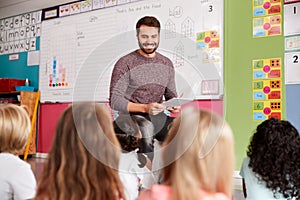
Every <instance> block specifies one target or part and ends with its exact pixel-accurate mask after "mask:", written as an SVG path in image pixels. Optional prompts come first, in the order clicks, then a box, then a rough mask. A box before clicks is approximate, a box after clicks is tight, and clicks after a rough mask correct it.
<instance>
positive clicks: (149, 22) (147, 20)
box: [136, 16, 160, 33]
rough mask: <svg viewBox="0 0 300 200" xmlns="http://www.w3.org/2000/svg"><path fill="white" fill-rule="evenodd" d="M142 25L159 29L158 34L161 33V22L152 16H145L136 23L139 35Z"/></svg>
mask: <svg viewBox="0 0 300 200" xmlns="http://www.w3.org/2000/svg"><path fill="white" fill-rule="evenodd" d="M141 25H146V26H151V27H156V28H158V32H160V23H159V21H158V20H157V19H156V18H155V17H152V16H145V17H143V18H141V19H139V21H138V22H137V23H136V32H137V33H139V30H140V27H141Z"/></svg>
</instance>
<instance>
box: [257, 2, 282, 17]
mask: <svg viewBox="0 0 300 200" xmlns="http://www.w3.org/2000/svg"><path fill="white" fill-rule="evenodd" d="M281 10H282V9H281V0H270V1H269V0H253V17H261V16H266V15H274V14H280V13H281Z"/></svg>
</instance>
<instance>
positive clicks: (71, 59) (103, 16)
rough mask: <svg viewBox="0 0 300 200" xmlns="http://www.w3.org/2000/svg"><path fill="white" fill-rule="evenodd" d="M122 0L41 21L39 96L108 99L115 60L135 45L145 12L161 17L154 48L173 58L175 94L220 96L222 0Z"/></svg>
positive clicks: (69, 99) (63, 99)
mask: <svg viewBox="0 0 300 200" xmlns="http://www.w3.org/2000/svg"><path fill="white" fill-rule="evenodd" d="M119 2H122V1H119ZM124 2H125V1H123V3H122V4H119V5H118V4H117V3H116V5H114V6H111V7H106V8H100V9H95V10H91V11H89V12H84V13H80V14H74V15H70V16H65V17H60V18H56V19H51V20H45V21H43V22H42V28H41V30H42V31H41V46H40V48H41V53H40V55H41V56H40V70H39V78H40V79H39V80H40V84H39V85H40V90H41V102H75V101H108V97H109V84H110V78H111V72H112V69H113V66H114V64H115V62H116V61H117V60H118V59H119V58H120V57H121V56H123V55H125V54H127V53H129V52H131V51H133V50H135V49H137V48H138V43H137V39H136V32H135V24H136V22H137V20H138V19H140V18H141V17H143V16H146V15H149V16H155V17H157V18H158V19H159V21H160V23H161V38H160V45H159V48H158V50H157V51H158V52H160V53H161V54H163V55H165V56H167V57H169V58H170V59H171V60H172V61H173V64H174V67H175V72H176V74H175V79H176V85H177V92H178V95H179V96H180V97H186V98H194V99H221V98H222V96H223V1H222V0H200V1H199V0H191V1H189V2H183V1H181V0H174V1H168V0H147V1H135V2H129V1H128V2H127V3H126V2H125V3H124ZM195 8H197V9H195Z"/></svg>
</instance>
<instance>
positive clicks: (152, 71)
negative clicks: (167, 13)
mask: <svg viewBox="0 0 300 200" xmlns="http://www.w3.org/2000/svg"><path fill="white" fill-rule="evenodd" d="M136 37H137V40H138V44H139V47H140V48H139V49H137V50H135V51H133V52H131V53H129V54H127V55H125V56H123V57H121V58H120V59H119V60H118V61H117V62H116V64H115V66H114V69H113V72H112V77H111V83H110V106H111V107H112V109H114V110H117V111H119V114H128V113H129V114H130V115H141V116H144V117H145V118H146V119H147V120H150V121H151V122H152V124H153V125H154V136H151V140H150V141H152V143H150V144H148V146H147V147H145V149H144V150H143V151H144V152H143V153H148V152H149V153H150V152H152V151H153V140H152V137H154V138H156V139H157V140H159V141H163V140H164V139H165V137H166V135H167V128H168V125H169V124H170V123H171V122H172V118H171V117H169V116H167V115H166V114H165V112H164V111H165V110H168V111H170V112H171V113H177V112H179V110H180V107H179V106H178V107H172V108H169V107H166V106H164V105H163V104H162V102H163V97H165V100H169V99H171V98H174V97H176V96H177V93H176V87H175V71H174V66H173V63H172V61H171V60H170V59H169V58H167V57H165V56H163V55H162V54H160V53H158V52H157V51H156V49H157V48H158V45H159V39H160V23H159V21H158V20H157V19H156V18H155V17H152V16H145V17H143V18H141V19H140V20H139V21H138V22H137V24H136ZM145 137H148V136H144V135H143V138H145ZM148 141H149V140H148Z"/></svg>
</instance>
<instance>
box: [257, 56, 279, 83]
mask: <svg viewBox="0 0 300 200" xmlns="http://www.w3.org/2000/svg"><path fill="white" fill-rule="evenodd" d="M281 66H282V64H281V58H270V59H259V60H253V61H252V69H253V79H274V78H276V79H279V78H281V77H282V76H281V74H282V67H281Z"/></svg>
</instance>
